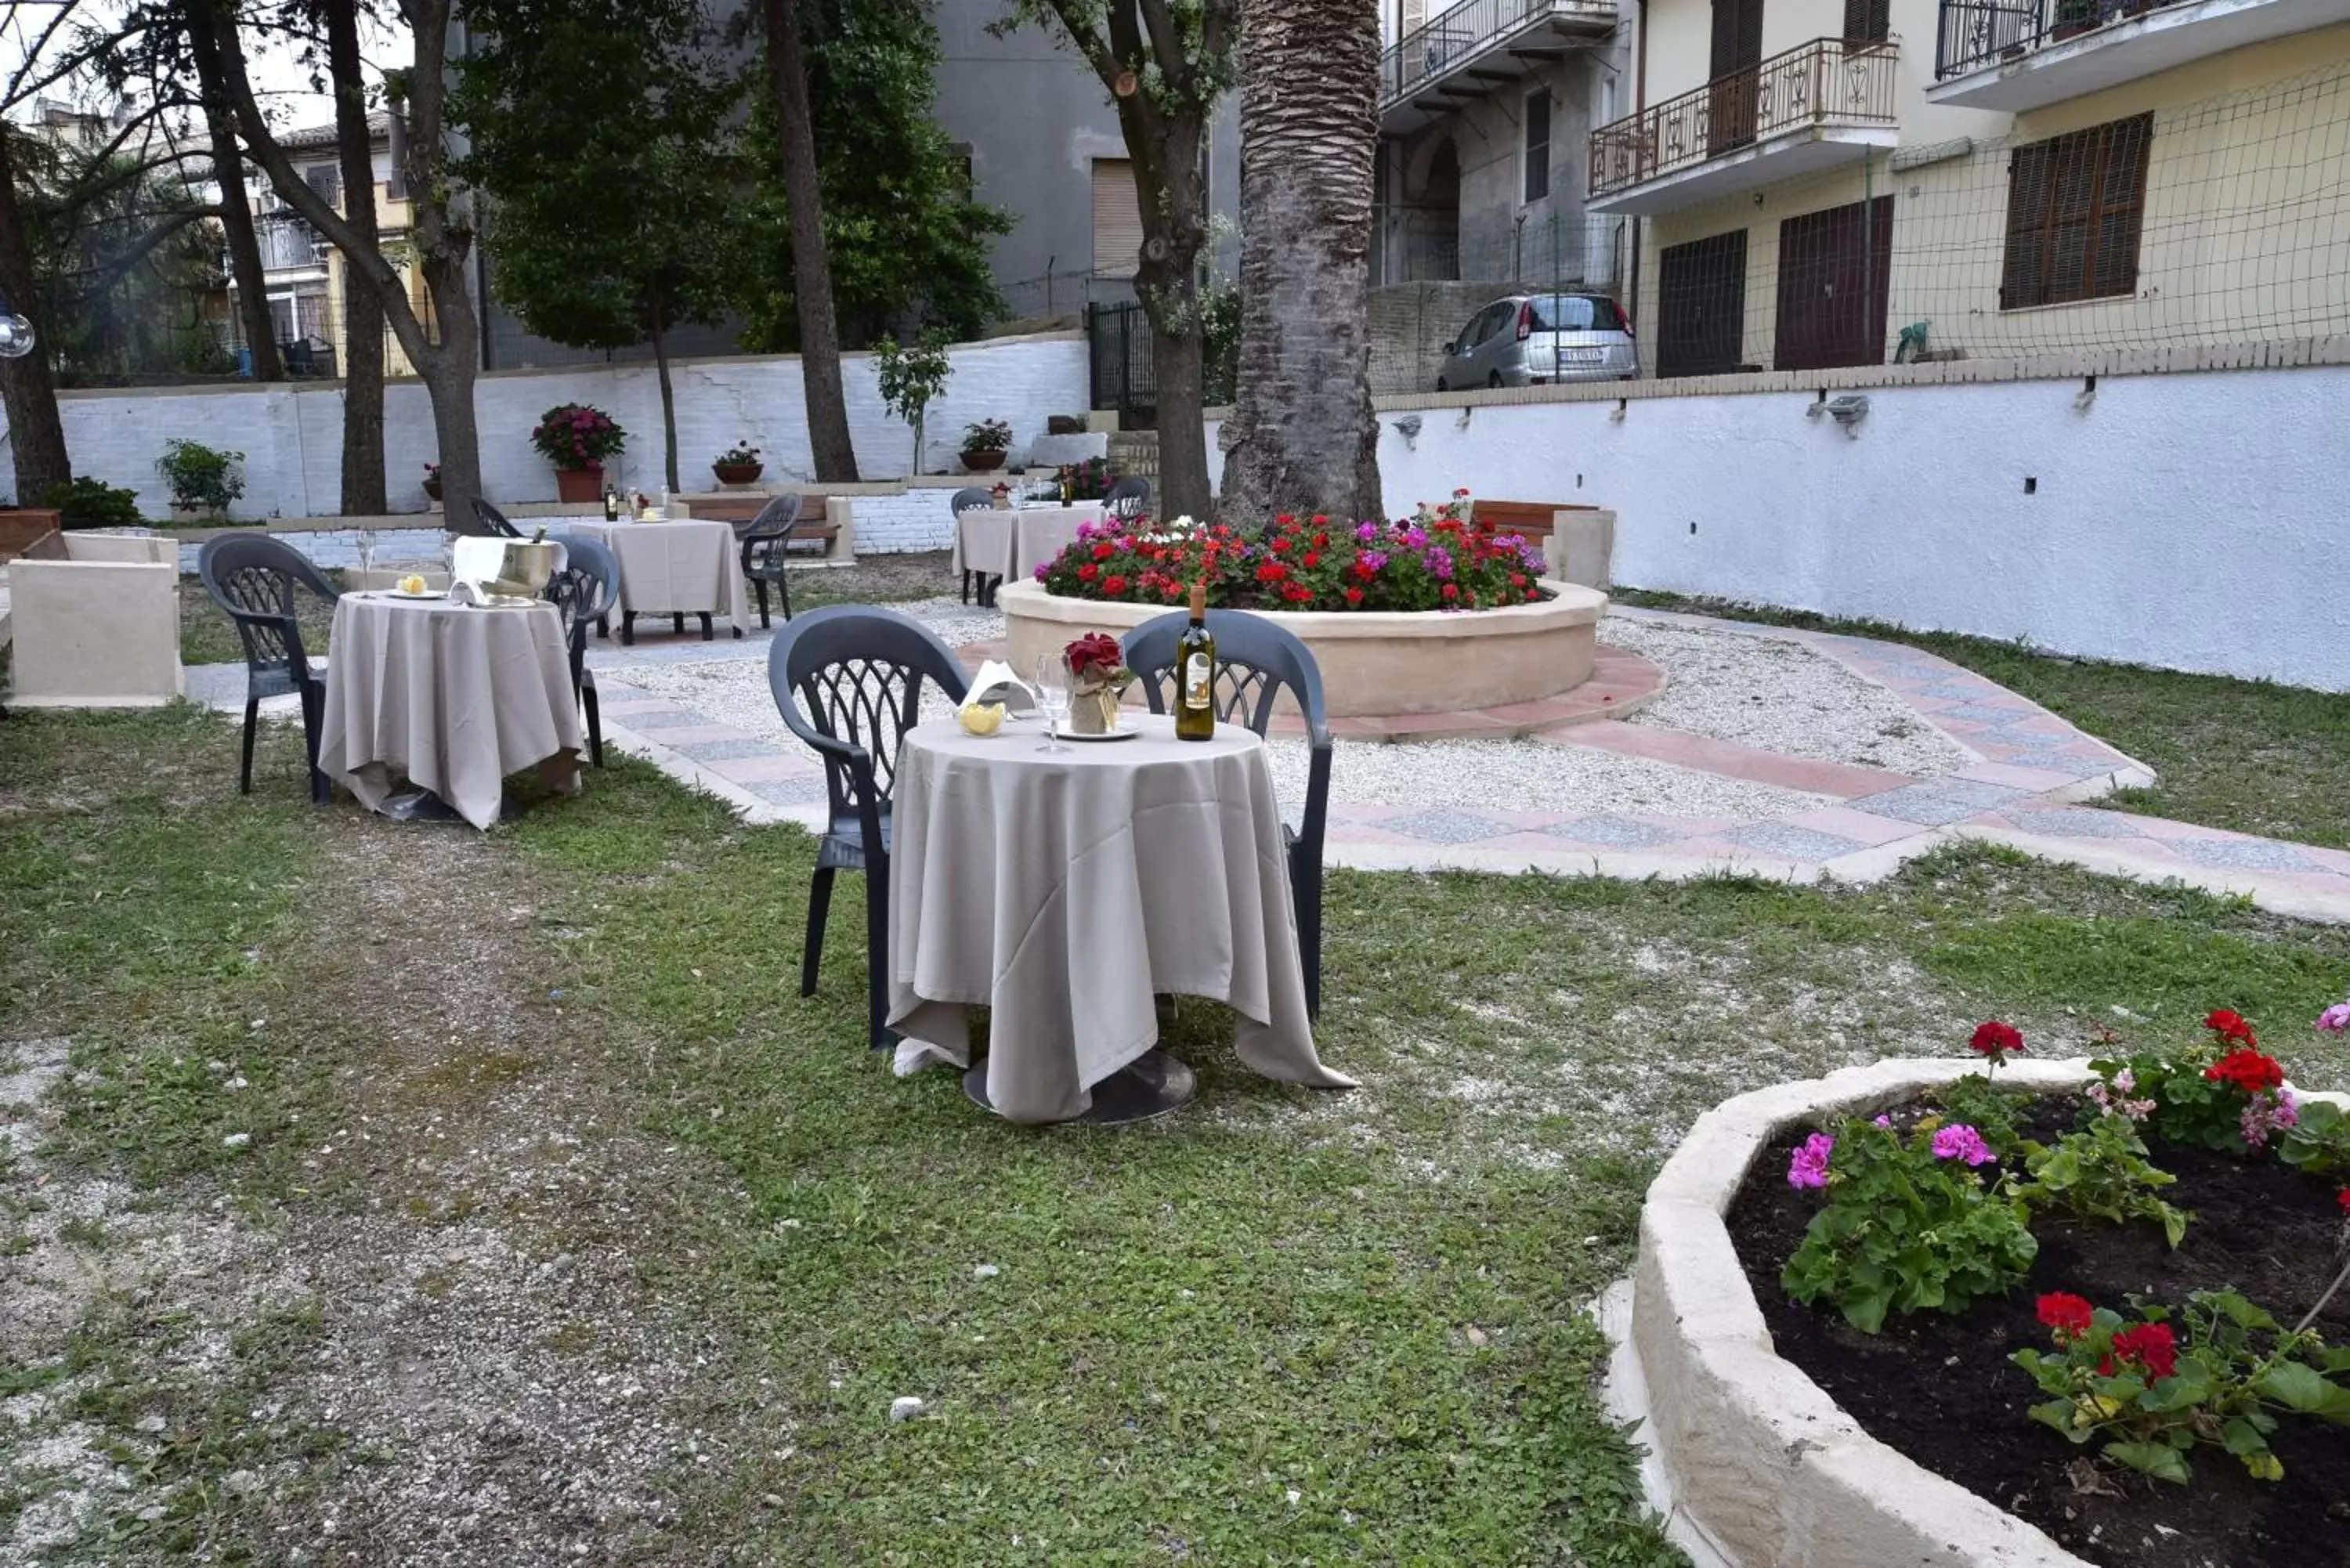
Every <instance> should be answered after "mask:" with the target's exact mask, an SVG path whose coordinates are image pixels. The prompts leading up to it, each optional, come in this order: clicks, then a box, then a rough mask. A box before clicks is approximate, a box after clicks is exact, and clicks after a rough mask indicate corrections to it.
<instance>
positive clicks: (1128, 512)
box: [1102, 474, 1150, 523]
mask: <svg viewBox="0 0 2350 1568" xmlns="http://www.w3.org/2000/svg"><path fill="white" fill-rule="evenodd" d="M1149 507H1150V481H1149V480H1147V479H1144V478H1142V477H1140V476H1139V475H1137V474H1128V476H1127V477H1126V478H1124V479H1121V480H1119V481H1118V483H1116V484H1113V485H1111V486H1110V487H1109V489H1108V491H1107V492H1106V493H1104V494H1103V496H1102V515H1103V516H1105V517H1115V518H1118V520H1119V521H1121V522H1126V523H1131V522H1133V521H1134V520H1135V519H1136V518H1137V517H1139V516H1141V515H1142V514H1143V513H1145V512H1146V511H1148V510H1149Z"/></svg>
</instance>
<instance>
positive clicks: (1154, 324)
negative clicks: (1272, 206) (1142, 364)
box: [1125, 110, 1211, 518]
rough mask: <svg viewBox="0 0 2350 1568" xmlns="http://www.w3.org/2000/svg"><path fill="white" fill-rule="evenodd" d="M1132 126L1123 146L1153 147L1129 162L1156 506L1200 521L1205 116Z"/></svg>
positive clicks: (1205, 506) (1204, 482)
mask: <svg viewBox="0 0 2350 1568" xmlns="http://www.w3.org/2000/svg"><path fill="white" fill-rule="evenodd" d="M1134 118H1135V119H1136V120H1137V123H1135V124H1133V125H1128V126H1127V127H1126V128H1125V129H1126V130H1127V145H1128V148H1129V149H1130V148H1132V147H1133V146H1134V145H1135V144H1136V142H1137V140H1141V141H1143V142H1144V143H1146V144H1147V145H1148V146H1149V153H1148V156H1146V157H1141V158H1137V159H1136V160H1135V161H1134V167H1135V174H1136V177H1137V180H1138V181H1139V182H1141V184H1140V189H1139V191H1138V192H1137V193H1138V195H1139V196H1140V198H1141V202H1140V206H1141V212H1142V256H1141V259H1140V261H1139V263H1138V264H1137V265H1136V267H1135V272H1134V293H1135V297H1136V298H1138V299H1139V300H1140V301H1141V302H1142V308H1143V314H1144V315H1145V316H1146V317H1149V321H1150V355H1151V359H1150V364H1151V376H1152V385H1153V389H1154V392H1155V398H1154V400H1155V401H1156V403H1157V404H1158V411H1159V499H1158V504H1157V505H1156V506H1155V507H1154V508H1152V510H1153V511H1154V512H1155V513H1156V514H1158V515H1159V516H1162V517H1202V518H1204V517H1206V516H1207V515H1208V511H1209V507H1210V505H1211V501H1210V498H1209V494H1208V432H1207V427H1206V426H1205V424H1204V423H1203V422H1202V421H1201V413H1202V411H1203V410H1204V408H1205V406H1206V405H1205V379H1204V374H1203V365H1204V361H1205V347H1206V344H1205V337H1204V334H1205V332H1206V328H1207V318H1206V317H1205V315H1204V314H1203V313H1202V310H1201V299H1200V252H1201V249H1202V248H1203V247H1204V246H1205V245H1206V244H1207V243H1208V191H1207V182H1206V180H1205V178H1204V177H1203V175H1202V171H1201V166H1200V154H1201V148H1202V146H1203V145H1204V143H1205V141H1206V133H1207V123H1206V114H1205V111H1204V110H1200V111H1184V110H1176V111H1172V112H1169V113H1166V114H1164V115H1162V116H1159V117H1158V118H1157V119H1155V120H1154V121H1152V122H1150V123H1143V122H1141V120H1140V119H1139V117H1134ZM1153 171H1157V172H1158V173H1159V182H1160V183H1161V185H1162V187H1163V189H1164V191H1165V198H1164V200H1163V201H1162V200H1154V199H1152V197H1151V193H1150V184H1149V176H1150V174H1151V173H1152V172H1153Z"/></svg>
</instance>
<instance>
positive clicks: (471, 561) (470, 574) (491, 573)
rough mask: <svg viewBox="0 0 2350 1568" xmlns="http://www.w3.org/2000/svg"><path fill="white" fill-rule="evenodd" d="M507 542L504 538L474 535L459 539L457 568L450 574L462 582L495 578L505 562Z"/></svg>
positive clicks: (487, 580) (483, 581)
mask: <svg viewBox="0 0 2350 1568" xmlns="http://www.w3.org/2000/svg"><path fill="white" fill-rule="evenodd" d="M505 558H506V542H505V541H504V539H484V538H475V537H473V536H472V535H467V536H466V537H463V538H461V539H459V540H458V541H457V560H456V568H455V570H453V571H452V572H451V573H450V576H452V577H453V578H454V579H455V580H456V581H458V582H461V583H486V582H491V581H493V580H494V579H495V578H496V576H497V575H498V568H499V567H500V566H504V564H505Z"/></svg>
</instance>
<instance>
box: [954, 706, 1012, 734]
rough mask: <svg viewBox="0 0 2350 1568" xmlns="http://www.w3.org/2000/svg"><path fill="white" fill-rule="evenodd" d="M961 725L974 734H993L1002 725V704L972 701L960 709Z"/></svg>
mask: <svg viewBox="0 0 2350 1568" xmlns="http://www.w3.org/2000/svg"><path fill="white" fill-rule="evenodd" d="M961 717H962V727H963V728H964V729H966V730H969V731H970V732H972V734H974V735H993V733H995V732H996V731H998V730H1000V729H1002V728H1003V703H1001V702H973V703H971V704H970V705H969V706H967V707H965V708H964V709H963V710H962V715H961Z"/></svg>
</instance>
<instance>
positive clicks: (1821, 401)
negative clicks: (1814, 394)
mask: <svg viewBox="0 0 2350 1568" xmlns="http://www.w3.org/2000/svg"><path fill="white" fill-rule="evenodd" d="M1822 414H1825V415H1827V416H1828V418H1830V419H1832V420H1834V421H1835V422H1836V423H1838V424H1839V425H1842V426H1843V427H1844V433H1845V434H1846V435H1848V436H1851V437H1852V438H1853V439H1854V440H1856V441H1857V440H1859V439H1860V421H1863V420H1865V419H1866V418H1867V417H1868V400H1867V399H1866V398H1863V397H1858V396H1847V397H1842V398H1838V399H1836V400H1835V401H1833V402H1831V401H1830V400H1828V395H1827V394H1826V393H1825V392H1822V393H1821V394H1820V395H1819V397H1818V398H1817V399H1815V400H1814V401H1813V403H1812V406H1811V407H1810V408H1807V409H1805V410H1804V418H1805V419H1810V420H1815V419H1818V418H1819V417H1820V416H1821V415H1822Z"/></svg>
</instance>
